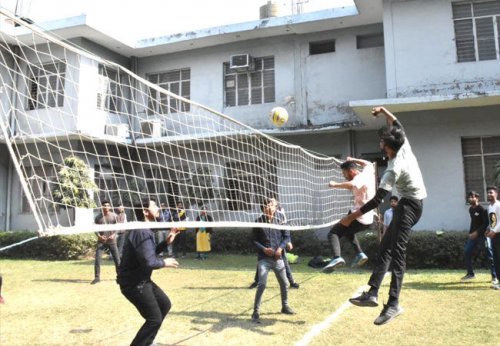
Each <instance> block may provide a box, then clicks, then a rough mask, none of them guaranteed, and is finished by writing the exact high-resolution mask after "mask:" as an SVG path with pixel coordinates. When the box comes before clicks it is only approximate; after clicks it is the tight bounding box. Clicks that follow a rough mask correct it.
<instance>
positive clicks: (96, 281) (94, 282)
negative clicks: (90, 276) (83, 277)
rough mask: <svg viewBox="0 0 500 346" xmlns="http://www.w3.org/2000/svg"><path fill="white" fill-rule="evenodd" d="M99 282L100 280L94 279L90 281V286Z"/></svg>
mask: <svg viewBox="0 0 500 346" xmlns="http://www.w3.org/2000/svg"><path fill="white" fill-rule="evenodd" d="M99 282H101V279H99V278H95V279H94V280H92V282H91V283H90V284H91V285H95V284H98V283H99Z"/></svg>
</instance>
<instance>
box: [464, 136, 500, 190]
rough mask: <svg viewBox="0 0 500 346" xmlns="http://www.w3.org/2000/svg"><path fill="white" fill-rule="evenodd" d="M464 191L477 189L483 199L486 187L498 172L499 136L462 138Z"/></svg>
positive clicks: (499, 169) (499, 159)
mask: <svg viewBox="0 0 500 346" xmlns="http://www.w3.org/2000/svg"><path fill="white" fill-rule="evenodd" d="M462 155H463V163H464V177H465V191H466V192H467V191H471V190H474V191H477V192H479V194H480V195H481V197H482V198H483V199H485V196H486V187H487V186H488V185H494V184H495V175H496V174H500V136H495V137H476V138H462Z"/></svg>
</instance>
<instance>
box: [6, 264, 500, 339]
mask: <svg viewBox="0 0 500 346" xmlns="http://www.w3.org/2000/svg"><path fill="white" fill-rule="evenodd" d="M307 260H308V259H305V260H304V261H302V263H301V264H298V265H293V266H292V270H293V271H294V275H295V277H296V279H297V281H298V282H299V283H300V284H301V287H300V289H298V290H290V305H291V306H292V308H293V309H294V310H296V312H297V314H296V315H294V316H287V315H282V314H280V313H279V311H280V309H281V305H280V297H279V288H278V284H277V281H276V279H275V278H274V275H271V276H270V277H269V280H268V288H267V289H266V292H265V293H264V302H263V305H262V310H261V318H262V320H263V321H262V324H260V325H257V324H253V323H252V322H251V321H250V315H251V312H252V304H253V299H254V295H255V290H251V289H248V288H247V287H248V285H249V284H250V283H251V281H252V280H253V276H254V273H255V263H256V260H255V257H254V256H229V255H227V256H221V255H213V256H212V257H211V258H210V259H209V260H207V261H203V262H200V261H196V260H194V259H190V258H187V259H181V260H180V264H181V266H180V267H179V268H178V269H163V270H159V271H155V273H154V276H153V279H154V281H155V282H156V283H158V284H159V285H160V286H161V287H163V288H164V290H165V292H166V293H167V294H168V295H169V297H170V299H171V300H172V302H173V308H172V310H171V312H170V314H169V315H168V317H167V319H166V320H165V322H164V324H163V326H162V328H161V330H160V332H159V334H158V337H157V340H156V341H157V343H158V344H159V345H294V344H297V343H299V342H301V343H302V344H309V345H356V344H374V345H473V344H481V345H488V344H489V345H498V344H499V340H500V328H499V325H500V291H495V290H492V289H490V277H489V275H488V273H487V272H486V271H485V270H483V271H479V272H478V273H476V276H477V278H476V280H475V281H473V282H469V283H461V282H460V280H459V279H460V277H461V276H462V275H463V274H464V272H463V271H449V270H425V271H424V270H422V271H415V270H411V271H409V272H408V273H407V276H406V277H405V282H404V287H403V291H402V296H401V305H402V306H403V308H404V309H405V312H404V314H403V315H401V316H400V317H398V318H396V319H395V320H394V321H392V322H391V323H389V324H387V325H384V326H375V325H374V324H373V320H374V319H375V318H376V317H377V316H378V314H379V312H380V310H381V308H380V307H377V308H360V307H355V306H352V305H350V304H346V301H347V299H348V298H350V297H351V296H352V295H353V294H354V293H355V292H357V291H358V290H359V289H360V288H361V287H362V286H364V285H365V284H366V282H367V280H368V277H369V274H370V272H369V271H368V270H349V269H345V270H342V271H339V272H335V273H332V274H329V275H326V274H321V273H318V272H317V271H316V270H314V269H312V268H309V267H307V265H306V263H305V262H307ZM104 263H105V265H104V267H103V268H102V279H103V281H102V282H101V283H100V284H97V285H90V284H89V283H90V281H91V279H92V278H93V261H91V260H82V261H67V262H40V261H14V260H0V273H2V275H3V278H4V287H3V289H2V293H3V296H4V297H5V300H6V304H4V305H1V306H0V345H5V346H10V345H128V344H129V343H130V341H131V340H132V338H133V337H134V335H135V333H136V332H137V330H138V328H139V327H140V325H141V324H142V323H143V320H142V318H141V317H140V316H139V314H138V313H137V311H136V310H135V308H134V307H133V306H132V305H131V304H130V303H129V302H128V301H126V300H125V298H124V297H123V296H122V295H121V294H120V292H119V289H118V286H117V285H116V283H115V281H114V268H113V265H112V261H104ZM388 282H389V278H386V280H385V281H384V287H383V288H382V289H381V297H380V298H381V299H380V300H384V299H385V298H386V294H387V285H388ZM313 331H316V332H315V333H314V332H313ZM312 335H314V337H311V338H308V337H307V336H312Z"/></svg>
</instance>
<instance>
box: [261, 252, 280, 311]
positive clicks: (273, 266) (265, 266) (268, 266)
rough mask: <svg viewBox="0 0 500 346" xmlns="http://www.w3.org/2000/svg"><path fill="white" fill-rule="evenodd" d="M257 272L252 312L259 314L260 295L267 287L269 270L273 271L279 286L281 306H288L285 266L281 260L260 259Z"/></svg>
mask: <svg viewBox="0 0 500 346" xmlns="http://www.w3.org/2000/svg"><path fill="white" fill-rule="evenodd" d="M257 270H258V273H259V283H258V285H257V292H256V293H255V303H254V311H255V312H259V309H260V305H261V303H262V295H263V294H264V290H265V289H266V286H267V274H269V271H270V270H273V271H274V274H275V275H276V278H277V279H278V283H279V285H280V291H281V306H282V307H286V306H288V282H287V279H286V273H285V264H284V263H283V260H282V259H281V258H280V259H279V260H277V261H276V260H274V258H271V257H268V258H264V259H261V260H259V262H258V263H257Z"/></svg>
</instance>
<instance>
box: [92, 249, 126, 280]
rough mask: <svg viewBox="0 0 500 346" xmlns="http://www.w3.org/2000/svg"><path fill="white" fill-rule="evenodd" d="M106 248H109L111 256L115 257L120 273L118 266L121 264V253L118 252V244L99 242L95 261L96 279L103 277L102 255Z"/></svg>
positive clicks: (116, 267)
mask: <svg viewBox="0 0 500 346" xmlns="http://www.w3.org/2000/svg"><path fill="white" fill-rule="evenodd" d="M106 249H109V252H110V253H111V257H113V261H114V262H115V270H116V274H117V275H118V267H119V266H120V255H119V254H118V247H117V246H116V243H111V244H103V243H97V248H96V250H95V263H94V277H95V278H96V279H100V278H101V256H102V253H103V252H104V251H105V250H106Z"/></svg>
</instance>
